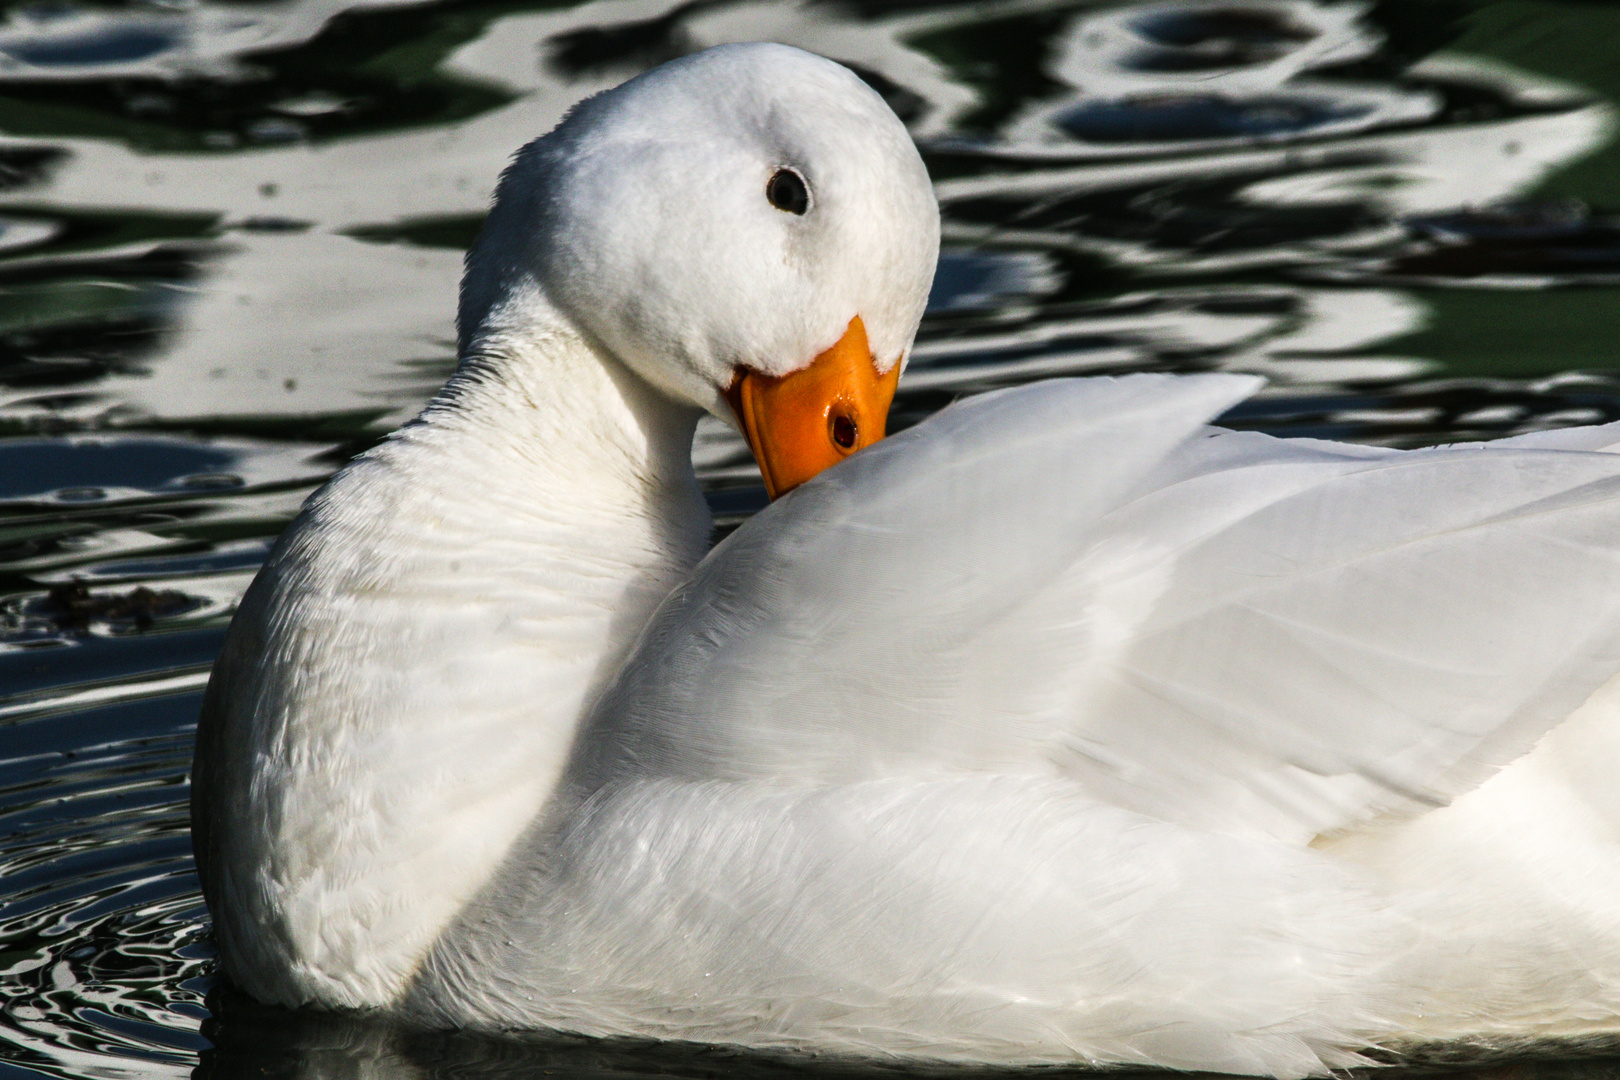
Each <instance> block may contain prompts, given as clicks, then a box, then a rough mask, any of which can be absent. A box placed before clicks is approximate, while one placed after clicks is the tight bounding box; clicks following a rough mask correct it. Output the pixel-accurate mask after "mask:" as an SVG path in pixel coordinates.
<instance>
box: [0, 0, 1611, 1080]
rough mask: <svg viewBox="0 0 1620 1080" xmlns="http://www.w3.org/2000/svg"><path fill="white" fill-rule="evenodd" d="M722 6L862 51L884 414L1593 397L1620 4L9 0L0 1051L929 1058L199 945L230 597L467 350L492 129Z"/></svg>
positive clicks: (1559, 1061)
mask: <svg viewBox="0 0 1620 1080" xmlns="http://www.w3.org/2000/svg"><path fill="white" fill-rule="evenodd" d="M745 40H776V41H783V42H787V43H790V44H794V45H799V46H802V47H805V48H808V49H812V50H815V51H818V52H821V53H824V54H825V55H828V56H831V57H833V58H835V59H838V60H841V61H844V62H845V63H848V64H850V65H851V66H852V67H854V68H855V69H856V70H857V71H858V72H859V73H860V74H861V76H862V77H863V78H865V79H866V80H867V81H868V82H869V83H871V85H873V86H874V87H875V88H876V89H877V90H878V91H879V92H880V93H882V94H883V95H884V96H885V97H886V98H887V99H888V101H889V102H890V104H891V105H892V106H893V107H894V108H895V110H896V111H897V112H898V113H899V114H900V115H901V117H902V118H903V119H905V121H906V122H907V124H908V125H909V126H910V128H911V130H912V132H913V134H914V135H915V137H916V138H917V140H918V143H919V145H921V147H922V148H923V152H924V155H925V157H926V158H927V160H928V164H929V167H930V169H931V170H932V173H933V175H934V177H935V180H936V182H937V185H938V192H939V196H940V199H941V202H942V205H943V210H944V222H945V226H944V227H945V248H944V251H943V253H942V256H941V262H940V267H939V274H938V278H937V281H936V284H935V288H934V293H933V296H932V298H931V306H930V311H929V315H928V317H927V319H926V321H925V323H924V326H923V329H922V333H921V336H920V339H919V343H918V346H917V350H916V354H915V358H914V360H913V363H912V366H911V368H910V370H909V371H908V372H907V374H906V377H905V379H904V380H903V381H902V383H901V386H900V393H899V398H898V400H897V407H896V416H895V423H896V426H903V425H905V424H908V423H912V422H915V421H916V420H917V419H919V418H921V417H922V416H924V415H926V414H928V413H929V412H931V411H933V410H935V409H938V408H940V407H941V406H943V405H944V404H946V403H947V402H949V401H951V400H953V399H954V398H957V397H959V396H962V395H964V394H971V393H976V392H980V391H983V390H987V389H991V388H994V387H997V386H1004V385H1010V384H1014V383H1020V382H1025V381H1028V380H1032V379H1038V378H1044V377H1048V376H1053V375H1074V374H1097V373H1114V372H1124V371H1183V372H1185V371H1210V370H1226V371H1249V372H1258V373H1261V374H1264V375H1265V376H1267V378H1268V379H1269V380H1270V382H1269V385H1268V388H1267V389H1266V390H1265V391H1264V392H1262V393H1261V394H1259V395H1258V396H1257V397H1256V398H1255V399H1253V400H1252V401H1250V402H1247V403H1245V404H1243V405H1241V406H1239V407H1238V409H1237V410H1235V411H1234V413H1233V414H1231V415H1230V416H1229V417H1228V418H1227V422H1229V423H1231V424H1234V425H1238V426H1243V427H1251V428H1258V429H1262V430H1266V431H1271V432H1275V433H1279V434H1296V435H1312V436H1325V437H1332V438H1343V439H1352V440H1357V441H1363V442H1376V443H1385V444H1392V445H1402V446H1412V445H1420V444H1425V443H1434V442H1446V441H1455V440H1461V439H1478V438H1490V437H1495V436H1500V435H1506V434H1512V433H1517V432H1522V431H1527V430H1533V429H1536V428H1542V427H1552V426H1560V425H1567V424H1581V423H1594V422H1599V421H1603V420H1611V419H1616V418H1620V364H1617V362H1616V360H1615V357H1614V355H1613V343H1614V342H1615V341H1616V340H1617V337H1620V303H1617V300H1620V217H1617V216H1616V215H1617V213H1620V147H1617V145H1616V140H1615V132H1616V122H1617V113H1616V109H1617V107H1620V106H1617V104H1616V103H1617V101H1620V8H1617V7H1612V6H1608V5H1604V4H1598V3H1578V2H1573V0H1572V2H1566V3H1555V2H1530V0H1512V2H1483V0H1481V2H1472V0H1386V2H1382V3H1313V2H1307V0H1232V2H1229V3H1228V2H1220V0H1212V2H1206V3H1196V4H1194V3H1174V2H1146V3H1128V4H1119V5H1110V4H1088V3H1074V2H1063V3H1059V2H1050V0H1008V2H1005V3H962V4H932V3H924V2H915V0H893V2H877V0H848V2H842V3H817V2H775V0H685V2H679V3H675V2H654V0H591V2H588V3H583V4H575V5H566V4H557V3H547V2H544V0H473V2H463V3H450V2H440V3H432V2H411V0H403V2H402V0H265V2H242V3H235V4H225V3H206V2H191V0H184V2H181V0H176V2H173V3H170V2H129V3H116V2H111V0H109V2H107V3H103V4H93V3H88V2H86V3H80V2H76V0H63V2H40V3H15V4H11V5H9V6H5V7H3V8H0V973H3V975H4V978H3V979H0V1002H3V1005H0V1074H3V1075H17V1076H35V1075H45V1076H72V1077H92V1076H94V1077H111V1076H137V1075H138V1076H161V1075H168V1074H191V1073H193V1072H194V1071H199V1072H200V1074H201V1075H205V1076H238V1075H277V1076H280V1075H289V1076H291V1075H296V1076H327V1075H332V1076H337V1075H343V1076H369V1075H388V1076H396V1075H421V1076H458V1077H460V1076H516V1075H551V1074H558V1075H561V1074H571V1075H579V1074H583V1075H596V1074H603V1075H606V1074H612V1075H614V1076H625V1075H632V1076H681V1077H691V1076H699V1075H701V1076H714V1075H728V1076H729V1075H737V1074H752V1075H756V1076H766V1075H770V1076H776V1075H778V1074H780V1075H788V1074H792V1075H795V1076H803V1075H806V1074H815V1075H818V1076H821V1077H831V1076H834V1075H839V1076H842V1075H847V1074H852V1073H859V1074H860V1075H870V1074H871V1073H872V1072H874V1071H876V1072H891V1073H892V1072H903V1073H908V1075H922V1073H921V1072H920V1071H918V1070H915V1069H913V1070H906V1069H901V1068H899V1067H889V1068H881V1067H876V1066H873V1067H868V1068H866V1069H864V1070H852V1069H851V1068H848V1067H845V1066H839V1065H835V1064H829V1063H825V1062H815V1061H806V1060H804V1059H793V1058H760V1057H753V1056H746V1055H741V1054H738V1053H735V1052H732V1051H726V1050H714V1049H700V1048H681V1047H657V1046H652V1047H648V1046H604V1045H602V1044H594V1043H587V1042H575V1041H568V1040H551V1041H546V1042H539V1043H536V1042H526V1043H525V1042H510V1041H501V1040H489V1039H474V1038H470V1037H465V1036H452V1035H427V1034H421V1033H408V1032H398V1031H392V1030H389V1029H387V1028H382V1027H376V1026H372V1025H367V1024H363V1023H359V1022H355V1021H351V1020H345V1019H341V1018H331V1017H318V1016H293V1015H290V1014H286V1013H280V1012H277V1011H274V1010H265V1009H262V1008H260V1007H258V1006H255V1005H254V1004H253V1003H251V1002H248V1001H245V1000H242V999H241V998H239V997H235V996H233V995H232V994H231V993H230V992H229V991H228V989H226V988H224V987H222V986H220V985H218V984H217V981H216V980H215V979H214V978H213V976H212V974H211V956H212V951H211V945H210V941H209V935H208V924H207V917H206V913H205V911H204V909H203V906H202V904H201V902H200V899H199V897H198V893H197V884H196V879H195V876H194V874H193V870H192V865H191V856H190V846H189V839H188V836H187V827H186V810H185V804H186V796H187V788H186V775H185V774H186V768H187V764H188V762H189V758H190V748H191V738H192V727H193V724H194V721H195V716H196V711H197V707H198V702H199V699H200V695H201V689H202V687H203V685H204V683H205V681H206V678H207V673H208V668H209V664H210V661H211V660H212V658H213V656H214V654H215V651H216V650H217V648H218V646H219V642H220V638H221V635H222V633H223V630H224V626H225V624H226V622H227V621H228V619H229V617H230V613H231V610H232V607H233V605H234V603H235V602H236V599H237V597H238V596H239V595H240V594H241V592H242V590H243V589H244V588H245V587H246V584H247V582H248V580H249V579H250V578H251V576H252V574H253V572H254V569H255V568H256V566H257V565H258V564H259V562H260V561H261V560H262V559H263V557H264V555H265V553H266V551H267V550H268V545H269V544H270V542H271V540H272V539H273V538H274V536H275V535H276V533H277V532H278V531H279V530H280V529H281V527H282V526H283V525H285V523H286V522H287V521H288V520H289V518H290V517H291V516H292V514H293V513H294V512H295V510H296V509H297V507H298V505H299V503H300V502H301V501H302V499H303V498H304V497H305V496H306V495H307V494H308V493H309V492H310V491H311V490H312V489H313V487H314V486H315V485H317V484H318V483H319V482H320V481H321V479H322V478H323V477H325V476H327V475H329V474H330V473H331V472H332V470H334V469H335V468H337V467H338V466H339V465H341V464H342V463H343V462H344V461H345V460H347V458H348V457H350V456H351V455H352V454H354V453H355V452H357V451H358V450H360V449H363V448H364V447H366V446H368V445H370V444H371V443H372V442H374V441H375V440H376V439H377V438H379V437H380V436H381V435H382V434H383V433H384V432H386V431H387V430H389V428H390V427H392V426H393V425H396V424H397V423H399V422H400V421H401V420H403V419H405V418H406V417H408V416H410V415H411V413H412V412H413V411H414V410H415V409H416V408H417V407H418V406H419V405H420V404H421V402H422V401H423V400H425V398H426V397H427V395H429V394H430V393H431V392H432V390H433V389H434V388H435V387H436V386H437V385H438V383H439V382H440V381H442V380H443V378H444V377H445V376H446V374H447V373H448V372H449V371H450V369H451V366H452V364H453V359H454V356H453V353H454V347H453V339H454V334H453V329H452V321H451V320H452V314H453V308H454V299H455V286H456V280H457V276H458V272H459V266H460V258H461V252H462V250H463V249H464V247H465V246H466V245H467V244H468V243H469V242H470V240H471V238H472V236H473V235H474V233H475V232H476V230H477V227H478V223H479V221H480V219H481V215H482V213H483V210H484V207H485V204H486V201H487V199H488V196H489V191H490V189H491V186H492V184H493V181H494V178H495V175H496V173H497V172H498V170H499V169H500V167H501V166H502V164H503V163H504V161H505V160H506V158H507V156H508V155H509V154H510V153H511V152H512V150H513V149H514V148H516V147H517V146H518V145H519V144H521V143H523V142H525V141H527V140H528V139H530V138H532V137H533V136H535V135H537V134H539V133H541V132H543V131H545V130H546V129H547V128H549V127H550V126H551V125H552V124H553V123H554V122H555V121H556V120H557V119H558V118H559V117H560V116H561V115H562V113H563V111H564V110H565V109H566V108H567V107H568V106H569V105H570V104H571V103H572V102H574V101H575V100H577V99H578V98H580V97H582V96H583V95H585V94H588V93H590V92H593V91H595V90H598V89H601V88H604V87H607V86H611V85H613V84H615V83H617V82H619V81H621V80H622V79H624V78H626V77H628V76H630V75H633V74H635V73H636V72H639V71H642V70H645V69H646V68H647V67H649V66H651V65H653V64H656V63H658V62H660V61H662V60H665V59H668V58H671V57H674V56H678V55H681V54H683V53H686V52H689V51H691V50H694V49H697V48H701V47H704V46H706V45H711V44H717V43H721V42H728V41H745ZM694 456H695V459H696V462H697V464H698V467H699V471H700V475H701V477H702V478H703V481H704V483H705V486H706V488H707V489H708V491H709V493H710V497H711V499H712V501H713V503H714V505H715V508H716V510H717V513H718V515H719V517H720V519H721V521H722V522H723V523H735V522H737V521H740V520H741V519H742V518H743V517H745V516H746V515H747V514H748V513H751V512H752V511H753V510H755V509H757V508H758V507H759V506H760V505H761V504H762V503H763V498H764V496H763V492H762V490H761V488H760V486H759V482H758V475H757V473H756V472H755V470H754V468H753V466H752V464H751V463H750V461H749V459H748V456H747V453H746V450H745V449H744V447H743V446H742V444H741V443H740V442H739V441H738V440H737V439H736V438H735V437H734V436H733V435H731V434H730V433H729V432H728V431H727V430H725V429H724V428H722V427H720V426H719V425H715V424H707V423H706V424H705V425H704V426H703V428H702V429H701V430H700V432H699V438H698V443H697V446H696V448H695V455H694ZM1470 1067H1471V1068H1474V1069H1476V1070H1477V1069H1479V1068H1482V1067H1483V1066H1481V1065H1480V1064H1479V1063H1478V1062H1476V1063H1474V1064H1473V1065H1472V1066H1470ZM1489 1068H1490V1070H1492V1071H1496V1072H1504V1071H1505V1072H1508V1073H1512V1074H1513V1075H1515V1076H1520V1075H1522V1076H1526V1077H1528V1076H1530V1075H1532V1074H1533V1075H1535V1076H1538V1077H1539V1076H1543V1075H1548V1076H1550V1075H1558V1076H1561V1077H1571V1076H1574V1075H1576V1074H1579V1075H1581V1076H1583V1077H1584V1076H1588V1075H1592V1076H1596V1075H1603V1076H1608V1075H1610V1073H1612V1072H1615V1071H1617V1070H1616V1069H1615V1067H1614V1066H1613V1065H1612V1064H1611V1063H1610V1061H1609V1060H1608V1059H1606V1058H1603V1057H1601V1056H1598V1057H1592V1056H1581V1057H1576V1056H1571V1055H1569V1054H1567V1053H1566V1054H1549V1053H1541V1054H1531V1055H1528V1056H1525V1055H1519V1056H1516V1057H1510V1058H1508V1059H1506V1061H1505V1062H1503V1061H1496V1062H1494V1063H1492V1064H1491V1065H1490V1066H1489ZM953 1075H965V1074H963V1073H961V1072H957V1073H955V1074H953ZM1385 1075H1388V1074H1385Z"/></svg>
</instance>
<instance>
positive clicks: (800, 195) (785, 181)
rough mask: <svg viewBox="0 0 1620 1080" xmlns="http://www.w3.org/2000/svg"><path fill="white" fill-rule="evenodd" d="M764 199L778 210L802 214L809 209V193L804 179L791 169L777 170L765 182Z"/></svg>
mask: <svg viewBox="0 0 1620 1080" xmlns="http://www.w3.org/2000/svg"><path fill="white" fill-rule="evenodd" d="M765 197H766V198H767V199H769V200H771V205H772V206H774V207H776V208H777V209H778V210H785V211H787V212H788V213H790V214H802V213H804V212H805V211H806V210H808V209H810V192H809V190H808V189H806V188H805V186H804V178H803V177H801V176H800V175H799V174H798V173H796V172H794V171H793V170H792V169H777V170H776V171H775V172H774V173H772V174H771V178H770V179H769V180H767V181H766V182H765Z"/></svg>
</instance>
